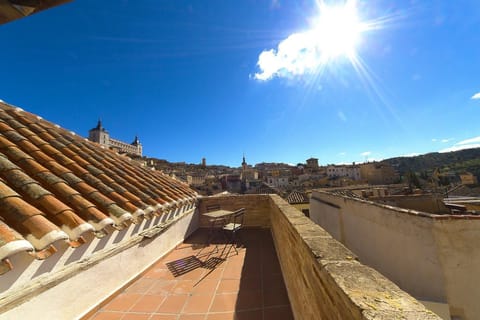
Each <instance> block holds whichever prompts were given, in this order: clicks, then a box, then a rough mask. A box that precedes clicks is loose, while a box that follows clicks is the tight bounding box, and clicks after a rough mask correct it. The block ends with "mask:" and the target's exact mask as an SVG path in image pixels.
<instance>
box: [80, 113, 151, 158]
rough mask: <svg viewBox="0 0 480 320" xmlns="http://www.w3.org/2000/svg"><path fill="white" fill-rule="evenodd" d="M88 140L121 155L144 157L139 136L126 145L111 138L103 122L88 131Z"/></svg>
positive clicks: (99, 121)
mask: <svg viewBox="0 0 480 320" xmlns="http://www.w3.org/2000/svg"><path fill="white" fill-rule="evenodd" d="M88 140H90V141H93V142H96V143H99V144H101V145H102V146H104V147H106V148H108V149H113V150H117V151H118V152H120V153H127V154H130V155H134V156H139V157H141V156H142V144H141V143H140V140H139V139H138V137H137V136H135V139H134V140H133V142H132V143H130V144H129V143H126V142H123V141H120V140H117V139H113V138H111V137H110V134H109V133H108V131H107V130H106V129H105V128H104V127H103V125H102V121H101V120H98V123H97V126H96V127H95V128H93V129H90V131H88Z"/></svg>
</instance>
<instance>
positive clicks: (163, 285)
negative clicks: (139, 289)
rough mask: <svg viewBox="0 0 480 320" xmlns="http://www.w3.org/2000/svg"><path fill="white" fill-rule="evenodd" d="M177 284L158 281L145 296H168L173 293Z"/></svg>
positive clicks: (174, 281)
mask: <svg viewBox="0 0 480 320" xmlns="http://www.w3.org/2000/svg"><path fill="white" fill-rule="evenodd" d="M176 284H177V281H176V280H162V279H158V280H156V281H155V283H154V284H153V285H152V286H151V287H150V289H148V290H147V291H146V292H145V294H151V295H163V296H165V295H168V294H170V293H171V292H172V291H173V288H174V287H175V285H176Z"/></svg>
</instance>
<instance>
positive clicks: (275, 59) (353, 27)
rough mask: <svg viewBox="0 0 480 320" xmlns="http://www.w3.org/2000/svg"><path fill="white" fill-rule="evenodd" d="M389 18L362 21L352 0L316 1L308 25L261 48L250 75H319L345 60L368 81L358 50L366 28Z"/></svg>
mask: <svg viewBox="0 0 480 320" xmlns="http://www.w3.org/2000/svg"><path fill="white" fill-rule="evenodd" d="M388 19H389V17H384V18H380V19H377V20H366V21H364V20H362V19H361V16H360V15H359V11H358V10H357V1H356V0H344V1H336V3H334V4H332V1H329V2H328V3H327V1H326V0H317V2H316V8H315V13H314V15H313V17H312V18H310V19H309V24H310V27H309V28H308V29H307V30H304V31H302V32H296V33H292V34H290V35H289V36H288V37H287V38H285V39H284V40H282V41H280V43H279V44H278V46H277V48H273V49H270V50H264V51H262V53H260V55H259V57H258V62H257V65H258V67H259V69H260V72H257V73H255V74H254V78H255V79H257V80H261V81H267V80H270V79H272V78H274V77H279V78H297V77H304V76H307V77H308V76H314V77H315V78H319V77H320V76H322V75H323V74H325V72H326V70H333V71H335V70H337V69H338V70H340V68H342V63H337V62H343V61H348V62H349V63H350V64H351V65H352V66H353V68H354V69H355V71H356V72H358V73H359V74H361V75H362V77H364V78H367V79H366V81H368V82H369V81H371V80H370V79H368V78H369V75H368V74H367V75H364V73H366V72H368V66H366V65H364V63H363V61H362V59H361V57H360V54H359V53H358V51H359V48H360V45H361V44H362V42H363V37H364V36H365V35H366V32H367V31H371V30H378V29H382V28H383V24H384V22H386V21H388Z"/></svg>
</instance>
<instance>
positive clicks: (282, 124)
mask: <svg viewBox="0 0 480 320" xmlns="http://www.w3.org/2000/svg"><path fill="white" fill-rule="evenodd" d="M344 4H345V2H342V1H329V2H328V3H320V2H319V1H313V0H309V1H282V0H276V1H267V0H265V1H260V0H257V1H254V0H244V1H230V0H216V1H214V0H209V1H200V0H196V1H181V0H171V1H167V0H164V1H158V0H155V1H154V0H145V1H127V0H124V1H114V0H112V1H96V0H75V1H73V2H71V3H68V4H66V5H61V6H59V7H55V8H53V9H51V10H47V11H44V12H41V13H39V14H36V15H33V16H31V17H28V18H26V19H20V20H17V21H14V22H11V23H8V24H5V25H2V26H0V43H2V44H3V45H2V46H1V50H0V57H1V59H0V70H1V74H2V77H1V78H0V99H2V100H4V101H6V102H8V103H11V104H13V105H17V106H20V107H22V108H23V109H25V110H27V111H30V112H33V113H36V114H39V115H41V116H42V117H43V118H45V119H47V120H50V121H52V122H55V123H58V124H60V125H61V126H63V127H65V128H67V129H70V130H72V131H74V132H76V133H78V134H80V135H83V136H87V135H88V130H89V129H90V128H92V127H94V126H95V125H96V122H97V120H98V118H101V119H102V120H103V124H104V126H105V127H106V128H107V129H108V130H109V132H110V134H111V136H113V137H115V138H117V139H121V140H125V141H128V142H130V141H131V140H133V138H134V136H135V134H138V136H139V137H140V140H141V142H142V143H143V146H144V155H147V156H152V157H157V158H161V159H166V160H168V161H186V162H188V163H200V161H201V158H202V157H205V158H206V159H207V163H208V164H225V165H230V166H240V163H241V160H242V155H243V153H245V155H246V158H247V162H248V163H251V164H254V163H259V162H286V163H294V164H296V163H299V162H304V161H305V160H306V159H307V158H310V157H316V158H318V159H319V162H320V163H321V164H327V163H349V162H353V161H356V162H362V161H365V160H367V159H368V160H375V159H376V160H379V159H384V158H389V157H394V156H401V155H411V154H421V153H426V152H433V151H445V150H454V149H459V148H464V147H466V146H480V126H479V119H480V77H479V74H480V63H479V59H480V41H479V40H480V36H479V33H478V30H480V4H479V3H478V1H476V0H471V1H467V0H460V1H386V0H385V1H382V0H375V1H357V2H356V3H354V2H353V1H351V0H350V1H349V3H348V4H347V6H351V7H354V9H355V12H356V13H357V14H358V17H357V19H356V20H355V21H356V23H355V24H354V25H353V26H352V28H353V29H354V30H353V29H352V30H353V31H354V32H355V34H354V35H355V39H354V41H353V40H352V39H351V38H349V37H348V35H347V34H346V33H348V32H350V31H351V30H350V29H348V30H346V31H345V30H344V29H345V26H346V25H347V26H349V25H350V22H351V21H350V20H345V21H346V22H345V21H343V20H342V19H343V16H341V18H342V19H340V18H338V17H337V16H334V17H333V19H332V20H333V21H334V23H335V21H340V22H341V23H340V25H333V26H332V25H327V26H325V25H323V24H322V23H323V21H327V20H328V18H329V17H328V16H327V13H328V12H330V11H328V10H336V9H335V8H337V9H338V8H343V5H344ZM351 7H350V9H351ZM332 8H334V9H332ZM352 10H353V9H352ZM330 18H331V17H330ZM322 19H323V20H322ZM345 19H350V18H348V17H347V18H345ZM322 28H323V29H322ZM325 29H326V30H325ZM339 30H340V31H339ZM344 38H346V39H347V40H345V42H341V41H340V42H341V43H340V44H341V45H342V46H340V47H338V43H337V40H342V39H344ZM353 44H355V45H353ZM332 45H333V46H335V45H336V46H337V47H336V48H332ZM346 47H348V48H346ZM333 49H336V50H333ZM347 49H348V50H347Z"/></svg>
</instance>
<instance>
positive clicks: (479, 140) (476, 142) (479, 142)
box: [439, 136, 480, 152]
mask: <svg viewBox="0 0 480 320" xmlns="http://www.w3.org/2000/svg"><path fill="white" fill-rule="evenodd" d="M473 148H480V136H479V137H474V138H470V139H466V140H462V141H459V142H457V143H456V144H454V145H453V146H451V147H448V148H445V149H442V150H440V151H439V152H451V151H459V150H465V149H473Z"/></svg>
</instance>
